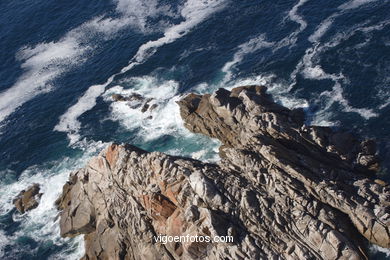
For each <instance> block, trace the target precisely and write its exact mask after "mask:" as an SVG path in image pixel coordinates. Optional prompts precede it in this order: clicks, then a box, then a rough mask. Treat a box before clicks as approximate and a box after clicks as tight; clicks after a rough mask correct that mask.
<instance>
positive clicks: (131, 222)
mask: <svg viewBox="0 0 390 260" xmlns="http://www.w3.org/2000/svg"><path fill="white" fill-rule="evenodd" d="M178 105H179V106H180V111H181V116H182V118H183V120H184V124H185V126H186V127H187V128H188V129H189V130H190V131H192V132H195V133H201V134H204V135H207V136H210V137H212V138H218V139H219V140H220V141H221V143H222V146H221V147H220V156H221V160H220V161H219V162H218V163H217V164H210V163H204V162H201V161H197V160H193V159H188V158H182V157H175V156H169V155H165V154H162V153H159V152H147V151H143V150H141V149H139V148H137V147H134V146H131V145H118V144H112V145H111V146H109V147H108V148H107V149H106V150H104V151H102V152H101V153H100V154H99V156H97V157H95V158H93V159H92V160H91V161H90V162H89V163H88V165H87V166H86V167H85V168H83V169H80V170H78V171H76V172H74V173H72V174H71V176H70V179H69V182H68V183H67V184H66V185H65V186H64V188H63V194H62V196H61V197H60V198H59V199H58V201H57V203H58V207H59V209H61V221H60V224H61V234H62V235H63V236H77V235H79V234H85V242H86V243H85V249H86V252H85V259H273V258H281V259H361V258H366V255H367V253H366V252H367V249H366V247H367V245H368V241H370V242H371V243H374V244H377V245H379V246H381V247H387V248H389V247H390V237H389V225H390V215H389V212H390V207H389V204H390V187H389V185H388V184H387V183H385V182H383V181H381V180H378V179H376V178H375V171H376V170H377V169H378V168H379V163H378V159H377V157H376V155H375V153H376V148H375V143H374V142H372V141H363V142H361V141H360V140H359V139H358V138H356V137H355V136H353V135H352V134H350V133H348V132H342V131H335V130H332V129H330V128H326V127H316V126H306V125H305V124H304V114H303V111H301V110H289V109H287V108H285V107H282V106H280V105H278V104H276V103H275V102H274V101H273V100H272V98H271V97H270V96H269V95H268V94H267V93H266V88H265V87H262V86H244V87H239V88H235V89H233V90H232V91H228V90H225V89H220V90H218V91H216V92H215V93H213V94H211V95H209V94H206V95H196V94H190V95H188V96H186V97H184V98H183V99H182V100H181V101H179V102H178ZM157 235H170V236H187V235H190V236H210V237H215V236H231V237H233V242H229V243H208V242H191V241H186V242H168V243H161V241H160V242H158V241H156V240H155V239H154V237H156V236H157Z"/></svg>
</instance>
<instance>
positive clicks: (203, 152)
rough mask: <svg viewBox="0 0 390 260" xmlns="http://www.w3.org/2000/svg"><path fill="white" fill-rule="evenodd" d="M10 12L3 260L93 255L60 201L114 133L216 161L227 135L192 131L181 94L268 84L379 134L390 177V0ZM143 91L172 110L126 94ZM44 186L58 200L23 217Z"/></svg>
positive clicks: (316, 119) (316, 112)
mask: <svg viewBox="0 0 390 260" xmlns="http://www.w3.org/2000/svg"><path fill="white" fill-rule="evenodd" d="M0 10H1V16H0V50H1V51H0V60H1V61H2V62H1V63H0V156H1V157H0V158H1V159H0V203H1V206H0V258H3V259H75V258H77V257H79V256H80V255H82V254H83V252H82V251H83V245H82V238H78V239H62V238H60V237H59V229H58V223H57V221H58V219H56V218H55V217H56V215H57V211H56V209H55V208H54V206H53V202H54V200H55V199H56V197H57V196H58V195H59V193H60V192H61V189H62V188H61V187H62V185H63V184H64V183H65V181H66V180H67V176H68V174H69V173H70V172H71V171H72V170H74V169H77V168H78V167H82V166H83V165H84V164H85V162H86V161H87V160H88V159H89V158H90V157H91V156H93V155H95V154H96V153H98V152H99V151H100V150H101V149H102V148H103V147H105V145H107V144H108V143H109V142H114V141H115V142H130V143H133V144H136V145H138V146H141V147H143V148H145V149H147V150H158V151H163V152H167V153H170V154H180V155H185V156H191V157H193V158H199V159H203V160H210V161H213V160H216V159H217V156H216V149H217V147H218V143H217V142H215V141H212V142H210V140H208V139H207V138H205V137H202V136H197V135H193V134H191V133H189V132H188V131H187V130H185V129H184V128H183V126H182V123H181V120H180V117H179V114H178V108H177V106H176V104H175V101H176V100H177V99H178V98H179V96H180V95H182V94H183V93H186V92H189V91H196V92H200V93H204V92H211V91H213V90H215V89H216V88H218V87H227V88H230V87H233V86H237V85H240V84H253V83H256V84H265V85H267V86H269V88H270V92H271V93H272V94H274V96H275V98H276V99H277V101H278V102H280V103H282V104H284V105H286V106H288V107H304V108H305V110H306V111H307V121H308V123H311V124H319V125H332V126H336V127H346V128H349V129H351V130H353V131H354V132H357V133H359V134H361V135H362V136H365V137H369V138H375V139H376V140H377V141H378V143H379V144H380V155H381V157H382V159H384V161H385V163H384V167H383V170H382V172H381V173H380V174H381V175H382V177H383V178H385V179H388V180H389V179H390V178H389V174H388V170H387V168H389V167H390V165H389V161H390V160H389V159H390V132H389V130H388V129H389V128H390V120H389V115H390V89H389V87H390V86H389V85H390V77H389V75H390V12H389V11H390V1H388V0H351V1H336V0H329V1H314V0H300V1H286V0H283V1H275V0H273V1H268V0H266V1H233V0H230V1H229V0H214V1H213V0H206V1H200V0H187V1H185V0H181V1H168V0H165V1H157V0H146V1H141V0H112V1H108V0H107V1H100V0H97V1H85V0H78V1H73V0H70V1H50V0H47V1H32V0H13V1H1V2H0ZM131 92H137V93H140V94H142V95H145V96H147V97H151V98H153V99H154V101H153V102H155V103H156V104H158V108H157V109H156V110H155V111H153V112H150V113H146V114H143V113H141V112H139V111H138V110H133V109H131V108H129V107H128V106H126V105H124V104H120V103H112V101H111V98H110V95H111V94H113V93H122V94H126V93H131ZM149 116H152V119H148V117H149ZM31 183H40V184H41V186H42V191H43V192H44V195H43V197H42V199H41V204H40V206H39V207H38V208H36V209H34V210H32V211H31V212H29V213H27V214H25V215H22V216H20V215H18V214H17V213H16V212H15V210H14V209H13V208H12V198H13V197H14V196H15V195H16V194H17V193H18V192H19V191H20V190H22V189H23V188H25V187H26V186H28V185H30V184H31ZM372 250H373V252H374V251H376V254H375V257H376V258H378V259H383V258H386V254H387V257H389V256H390V255H389V251H384V252H383V253H380V252H377V251H378V250H380V249H379V248H373V249H372ZM386 252H387V253H386Z"/></svg>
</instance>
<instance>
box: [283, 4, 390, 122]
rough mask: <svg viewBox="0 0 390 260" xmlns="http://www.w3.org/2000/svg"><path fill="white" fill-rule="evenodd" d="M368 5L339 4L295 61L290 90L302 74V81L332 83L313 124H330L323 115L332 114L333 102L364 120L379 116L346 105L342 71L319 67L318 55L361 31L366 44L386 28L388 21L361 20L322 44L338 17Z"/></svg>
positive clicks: (347, 103) (370, 110)
mask: <svg viewBox="0 0 390 260" xmlns="http://www.w3.org/2000/svg"><path fill="white" fill-rule="evenodd" d="M369 2H373V1H359V0H358V1H355V0H352V1H349V2H348V3H346V4H343V5H340V6H339V7H338V10H339V11H337V12H336V13H334V14H332V15H330V16H329V17H328V18H326V19H325V20H323V21H322V22H321V23H320V24H319V25H318V26H317V28H316V30H315V31H314V32H313V33H312V34H311V35H310V36H309V38H308V40H309V41H310V42H312V46H311V47H309V48H308V49H307V50H306V51H305V54H304V56H303V57H302V59H301V60H300V61H299V62H298V64H297V66H296V67H295V69H294V71H293V72H292V73H291V76H290V77H291V80H292V82H291V84H290V88H289V89H291V88H292V87H293V86H294V85H295V84H296V77H297V75H298V74H301V75H302V76H303V77H304V78H307V79H312V80H323V79H329V80H332V81H333V82H334V86H333V89H332V90H331V91H325V92H323V93H322V94H321V95H320V97H319V98H320V99H324V98H327V99H328V100H327V101H326V105H325V107H324V108H323V109H322V110H321V111H319V112H318V113H317V115H316V116H315V119H314V123H315V124H322V125H323V124H328V123H329V120H327V119H326V118H325V116H330V115H331V114H330V113H329V112H327V109H329V108H330V106H331V105H332V104H334V102H338V103H339V104H340V105H341V106H342V107H343V111H345V112H354V113H358V114H359V115H360V116H362V117H363V118H365V119H369V118H372V117H376V116H378V114H377V113H376V112H375V111H374V110H373V109H366V108H354V107H352V106H351V105H350V104H349V101H348V100H346V99H345V98H344V95H343V90H342V87H341V84H342V83H348V78H347V77H346V76H345V75H343V74H342V73H341V72H340V73H338V74H335V73H327V72H326V71H325V70H324V69H323V68H322V67H321V65H319V62H320V58H321V54H322V53H323V52H325V51H326V50H329V49H330V48H333V47H335V46H337V45H339V44H340V43H342V42H343V41H345V40H347V39H349V38H350V37H352V36H353V35H354V34H356V33H357V32H364V35H366V37H367V38H368V39H366V42H368V41H369V38H370V37H372V35H371V33H372V32H373V31H376V30H381V29H383V28H384V27H385V26H387V25H388V23H389V21H385V22H382V23H380V24H376V25H370V26H368V25H367V24H368V23H369V22H370V21H363V22H361V23H360V24H357V25H355V26H354V27H352V28H350V29H348V30H347V31H345V32H339V33H336V34H335V35H333V36H332V37H331V38H330V40H329V41H327V42H321V39H322V37H323V36H324V35H325V33H326V32H328V31H329V29H330V28H331V26H332V25H333V22H334V21H335V20H336V19H337V18H338V17H340V16H341V15H343V14H345V13H346V12H348V11H350V10H352V9H355V8H358V7H360V6H362V5H364V4H366V3H369ZM361 45H364V43H362V44H361ZM359 47H362V46H359V44H357V45H356V48H359ZM381 107H382V106H381ZM381 107H380V108H381Z"/></svg>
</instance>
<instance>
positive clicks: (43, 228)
mask: <svg viewBox="0 0 390 260" xmlns="http://www.w3.org/2000/svg"><path fill="white" fill-rule="evenodd" d="M106 145H107V144H106V143H102V142H86V141H85V142H81V143H80V144H79V146H78V148H80V149H82V150H83V151H84V152H83V155H82V156H81V157H79V158H69V157H65V158H62V159H60V160H58V161H55V162H48V163H46V164H45V165H42V166H39V165H35V166H31V167H29V168H28V169H26V170H25V171H24V172H23V173H22V174H21V176H20V177H19V179H18V181H17V182H13V183H11V184H7V183H3V184H2V188H1V190H0V215H5V214H9V212H10V211H11V210H12V209H13V208H14V205H13V203H12V200H13V198H14V197H15V196H16V194H18V193H19V192H20V191H21V190H23V189H26V188H27V187H29V186H31V185H32V184H34V183H38V184H39V185H40V192H42V193H43V195H42V197H41V198H40V203H39V206H38V207H37V208H35V209H33V210H31V211H28V212H26V213H25V214H23V215H20V214H18V213H15V214H14V215H13V220H14V221H16V222H20V226H19V227H18V230H17V231H16V232H14V233H12V234H11V235H6V234H5V233H4V232H1V233H0V255H1V252H2V251H3V249H4V247H5V246H7V245H8V246H11V247H16V248H17V247H19V246H20V245H16V243H17V242H16V240H17V239H18V238H19V237H26V236H27V237H29V238H31V239H33V240H34V241H36V242H38V243H40V244H42V245H44V244H45V242H46V243H47V242H52V243H54V244H55V245H59V246H61V245H67V246H66V248H64V249H62V251H60V252H58V253H57V254H56V256H55V257H54V258H53V256H52V258H53V259H78V258H80V257H81V256H82V254H83V251H84V249H83V237H82V236H80V237H78V238H76V239H69V238H61V237H60V225H59V218H56V216H57V215H58V211H57V209H56V206H55V201H56V199H57V198H58V197H59V195H60V194H61V192H62V186H63V184H64V183H65V182H66V181H67V180H68V176H69V173H70V172H71V171H73V170H76V169H78V168H79V167H82V166H84V165H85V163H86V162H87V161H88V160H89V159H90V158H91V157H92V156H93V155H96V154H97V153H98V152H99V151H100V150H101V149H103V147H106Z"/></svg>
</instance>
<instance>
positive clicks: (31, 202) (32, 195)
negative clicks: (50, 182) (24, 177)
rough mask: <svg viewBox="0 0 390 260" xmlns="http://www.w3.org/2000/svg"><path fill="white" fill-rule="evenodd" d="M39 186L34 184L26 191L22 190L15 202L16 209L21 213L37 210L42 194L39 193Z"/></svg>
mask: <svg viewBox="0 0 390 260" xmlns="http://www.w3.org/2000/svg"><path fill="white" fill-rule="evenodd" d="M39 190H40V187H39V184H36V183H35V184H33V185H31V186H30V187H28V188H27V189H26V190H22V191H21V192H20V193H19V194H18V195H17V196H16V198H15V199H14V200H13V203H14V205H15V208H16V209H17V210H18V211H19V213H22V214H23V213H25V212H26V211H29V210H32V209H35V208H36V207H38V205H39V199H40V198H41V196H42V193H39Z"/></svg>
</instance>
